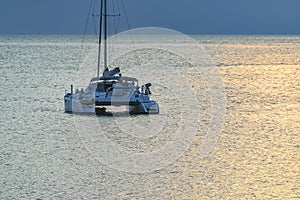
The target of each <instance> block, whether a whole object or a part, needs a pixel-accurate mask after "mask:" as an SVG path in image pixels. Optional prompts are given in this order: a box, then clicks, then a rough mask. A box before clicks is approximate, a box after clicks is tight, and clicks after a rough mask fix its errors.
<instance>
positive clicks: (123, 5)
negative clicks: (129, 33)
mask: <svg viewBox="0 0 300 200" xmlns="http://www.w3.org/2000/svg"><path fill="white" fill-rule="evenodd" d="M121 3H122V7H123V12H124V15H125V18H126V23H127V28H128V30H130V26H129V21H128V16H127V13H126V9H125V4H124V1H123V0H121Z"/></svg>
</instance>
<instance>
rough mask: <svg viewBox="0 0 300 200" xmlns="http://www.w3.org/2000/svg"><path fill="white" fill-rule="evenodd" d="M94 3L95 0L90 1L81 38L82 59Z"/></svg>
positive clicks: (80, 56)
mask: <svg viewBox="0 0 300 200" xmlns="http://www.w3.org/2000/svg"><path fill="white" fill-rule="evenodd" d="M92 4H93V0H91V1H90V6H89V11H88V15H87V18H86V23H85V28H84V32H83V37H82V40H81V50H80V55H79V59H80V60H82V54H83V45H84V41H85V37H86V32H87V28H88V24H89V19H90V15H91V12H92Z"/></svg>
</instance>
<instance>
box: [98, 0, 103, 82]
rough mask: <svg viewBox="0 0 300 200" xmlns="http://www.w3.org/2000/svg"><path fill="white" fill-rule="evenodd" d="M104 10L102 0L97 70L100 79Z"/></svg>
mask: <svg viewBox="0 0 300 200" xmlns="http://www.w3.org/2000/svg"><path fill="white" fill-rule="evenodd" d="M102 10H103V0H101V5H100V26H99V29H100V30H99V44H98V45H99V46H98V68H97V77H100V58H101V55H100V54H101V36H102Z"/></svg>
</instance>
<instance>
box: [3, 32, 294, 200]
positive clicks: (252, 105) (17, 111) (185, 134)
mask: <svg viewBox="0 0 300 200" xmlns="http://www.w3.org/2000/svg"><path fill="white" fill-rule="evenodd" d="M191 37H192V38H194V39H195V40H196V41H197V42H198V43H199V44H201V48H202V47H203V48H204V50H205V51H204V50H202V51H204V52H206V53H207V55H209V56H210V58H209V59H211V60H213V61H214V63H215V66H216V67H215V68H216V69H217V70H219V72H218V73H219V78H220V79H219V80H220V81H219V83H220V85H222V87H223V88H221V89H220V88H219V89H220V90H218V91H222V94H224V96H225V97H226V98H225V99H226V101H225V100H224V102H223V101H222V102H217V103H216V101H214V100H213V99H214V98H212V96H211V95H214V93H213V94H212V93H211V91H210V88H209V83H207V82H208V81H210V80H208V79H206V77H205V73H204V74H203V73H202V72H203V71H202V70H201V69H197V67H195V66H192V65H191V63H189V60H188V59H185V58H182V57H179V56H176V55H174V53H170V52H166V51H164V50H162V49H156V50H151V48H144V49H142V50H137V51H135V52H129V53H127V54H126V55H123V56H122V57H121V58H118V59H116V60H115V61H114V64H115V65H118V66H120V68H121V70H122V72H123V74H124V75H130V76H136V77H137V78H139V80H141V82H142V83H146V82H152V83H153V84H152V85H153V86H152V92H153V95H152V98H153V99H155V100H157V101H158V102H159V104H160V111H161V112H160V115H153V116H145V115H143V116H127V115H126V111H125V110H122V108H116V110H114V109H113V110H111V111H112V112H113V113H114V116H113V117H107V116H93V115H70V114H65V113H64V107H63V106H64V104H63V96H64V94H65V89H67V90H69V86H70V84H71V83H73V84H75V85H76V86H78V87H79V86H84V85H83V84H85V83H86V84H85V85H87V84H88V81H89V79H90V78H91V75H92V76H93V75H95V69H96V68H95V64H94V63H95V59H96V57H95V56H94V54H93V53H94V52H95V51H93V50H92V49H94V48H95V47H94V45H95V44H94V43H92V42H91V41H92V39H94V38H89V39H88V40H87V42H86V43H87V44H84V43H82V41H81V40H82V38H81V37H80V36H59V35H58V36H0V84H1V90H0V111H1V115H0V124H1V126H0V199H81V198H84V199H141V198H147V199H223V198H224V199H248V198H257V199H300V136H299V135H300V36H191ZM169 45H170V44H169ZM173 45H178V47H177V48H180V47H181V46H180V44H179V43H178V41H174V44H173ZM157 46H159V44H158V45H157ZM89 51H90V52H89ZM193 52H195V51H192V52H191V55H190V56H192V57H197V56H199V55H197V51H196V53H195V55H193ZM90 55H92V56H91V58H90V57H89V56H90ZM136 55H138V56H136ZM203 62H204V61H203ZM138 66H142V67H138ZM205 67H206V68H205V69H210V68H209V67H210V66H205ZM207 67H208V68H207ZM183 99H184V100H183ZM216 99H218V97H217V98H216ZM220 104H221V105H220ZM214 106H220V107H222V108H223V109H224V111H225V112H226V114H225V113H224V115H221V114H220V115H219V113H218V112H213V110H214V108H213V107H214ZM212 115H217V116H212ZM214 117H219V118H222V119H219V121H217V122H219V123H220V124H219V126H218V127H217V128H218V130H217V132H218V133H219V134H218V135H217V136H215V137H214V138H215V139H216V141H217V143H211V144H212V146H210V147H205V148H206V149H207V152H206V154H205V155H202V154H201V153H199V152H201V151H202V150H203V149H202V147H203V144H204V141H205V138H207V133H208V130H210V129H211V128H214V126H213V125H212V124H210V122H211V120H212V119H213V118H214ZM222 122H223V124H222ZM191 132H193V133H194V134H190V133H191ZM177 136H179V137H177ZM103 138H105V140H103ZM178 139H181V140H185V139H186V140H189V141H188V144H189V145H188V146H184V148H183V149H184V151H180V150H178V149H180V148H171V147H172V146H171V147H170V148H168V147H167V148H165V147H166V146H168V145H170V143H169V142H170V141H175V143H176V140H178ZM107 144H114V145H113V146H109V145H107ZM108 147H109V148H108ZM113 148H118V149H123V150H124V151H125V152H127V153H128V152H129V153H128V154H122V151H116V150H115V149H114V150H113ZM164 148H165V151H159V150H160V149H164ZM201 149H202V150H201ZM179 151H180V152H179ZM119 152H121V153H119ZM152 152H161V154H152ZM164 152H165V155H163V154H164ZM174 152H175V153H174ZM177 153H178V154H177ZM202 153H203V151H202ZM200 154H201V155H200ZM132 155H136V157H134V156H132ZM148 155H152V157H147V156H148ZM138 156H141V157H144V156H145V157H144V158H145V159H144V160H143V159H142V158H140V157H139V159H137V157H138ZM137 160H139V161H141V160H142V161H143V162H142V163H138V162H137ZM153 163H154V165H153Z"/></svg>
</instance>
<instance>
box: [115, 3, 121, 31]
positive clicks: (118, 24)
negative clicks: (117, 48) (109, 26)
mask: <svg viewBox="0 0 300 200" xmlns="http://www.w3.org/2000/svg"><path fill="white" fill-rule="evenodd" d="M117 9H118V13H119V17H118V23H117V29H116V34H117V32H118V29H119V26H120V19H121V11H120V6H119V0H117Z"/></svg>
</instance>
